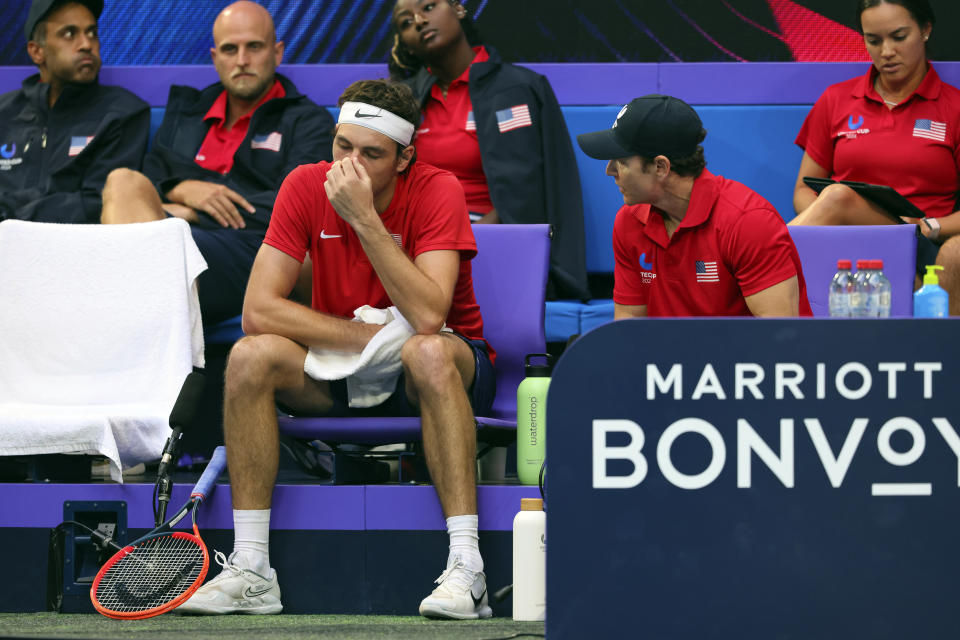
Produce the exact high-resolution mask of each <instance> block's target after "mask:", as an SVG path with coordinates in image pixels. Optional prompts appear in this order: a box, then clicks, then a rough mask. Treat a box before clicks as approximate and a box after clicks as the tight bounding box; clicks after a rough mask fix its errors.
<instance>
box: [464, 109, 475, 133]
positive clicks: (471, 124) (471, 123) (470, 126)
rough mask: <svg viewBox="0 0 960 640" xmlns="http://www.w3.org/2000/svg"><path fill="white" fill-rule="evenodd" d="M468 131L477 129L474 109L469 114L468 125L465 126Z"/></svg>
mask: <svg viewBox="0 0 960 640" xmlns="http://www.w3.org/2000/svg"><path fill="white" fill-rule="evenodd" d="M465 129H466V130H467V131H476V130H477V121H476V120H474V118H473V111H471V112H469V113H468V114H467V126H466V127H465Z"/></svg>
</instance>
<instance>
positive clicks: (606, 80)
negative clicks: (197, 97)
mask: <svg viewBox="0 0 960 640" xmlns="http://www.w3.org/2000/svg"><path fill="white" fill-rule="evenodd" d="M935 65H936V68H937V71H938V72H939V73H940V76H941V77H942V78H943V79H944V80H945V81H946V82H949V83H950V84H952V85H954V86H960V62H937V63H935ZM527 66H529V67H530V68H531V69H534V70H536V71H538V72H540V73H543V74H544V75H546V76H547V77H548V78H549V79H550V82H551V84H552V85H553V88H554V92H555V93H556V94H557V99H558V100H559V101H560V104H567V105H576V104H600V105H602V104H623V103H625V102H628V101H629V100H630V99H632V98H635V97H637V96H639V95H643V94H646V93H669V94H673V95H676V96H678V97H681V98H683V99H684V100H687V101H688V102H691V103H693V104H702V105H706V104H812V103H813V102H814V101H815V100H816V99H817V97H818V96H819V95H820V94H821V93H822V92H823V90H824V88H826V87H827V85H829V84H832V83H834V82H838V81H840V80H845V79H847V78H850V77H853V76H856V75H860V74H862V73H864V72H865V71H866V70H867V65H866V64H863V63H812V62H810V63H806V62H743V63H732V62H703V63H689V62H688V63H663V64H660V63H622V64H530V65H527ZM281 71H282V72H283V73H285V74H287V75H288V76H289V77H290V78H291V79H292V80H293V81H294V83H296V85H297V86H298V87H299V88H300V90H301V91H303V92H305V93H306V94H307V95H309V96H310V97H311V98H313V99H314V101H316V102H317V103H318V104H322V105H335V104H336V102H337V97H338V96H339V95H340V92H341V91H342V90H343V88H344V87H346V86H347V85H348V84H350V83H351V82H353V81H354V80H359V79H363V78H382V77H384V76H385V75H386V67H385V65H380V64H342V65H338V64H320V65H290V66H286V67H281ZM31 73H33V68H32V67H0V93H2V92H6V91H10V90H12V89H16V88H17V87H19V85H20V82H21V81H22V80H23V78H25V77H26V76H27V75H29V74H31ZM101 77H102V79H103V81H104V82H105V83H108V84H119V85H122V86H125V87H128V88H131V89H132V90H133V91H134V92H135V93H137V94H138V95H140V96H141V97H142V98H143V99H144V100H146V101H147V102H149V103H150V104H151V105H153V106H160V105H163V104H164V103H165V102H166V99H167V90H168V89H169V86H170V85H171V84H188V85H192V86H196V87H202V86H206V85H207V84H209V83H211V82H213V81H215V80H216V74H215V73H214V71H213V67H211V66H208V65H194V66H155V67H105V68H104V69H103V72H102V74H101Z"/></svg>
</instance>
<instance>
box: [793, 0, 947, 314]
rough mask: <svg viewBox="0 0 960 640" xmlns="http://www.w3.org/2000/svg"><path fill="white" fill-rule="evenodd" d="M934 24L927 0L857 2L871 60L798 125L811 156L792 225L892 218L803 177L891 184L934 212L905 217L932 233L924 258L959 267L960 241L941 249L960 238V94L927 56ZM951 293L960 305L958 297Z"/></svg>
mask: <svg viewBox="0 0 960 640" xmlns="http://www.w3.org/2000/svg"><path fill="white" fill-rule="evenodd" d="M934 21H935V18H934V14H933V10H932V9H931V8H930V4H929V2H928V1H927V0H858V1H857V25H858V26H859V28H860V31H861V32H862V33H863V40H864V44H865V45H866V48H867V52H868V53H869V54H870V58H871V59H872V61H873V65H872V66H871V68H870V70H869V71H868V72H867V74H866V75H864V76H860V77H857V78H853V79H851V80H847V81H845V82H841V83H838V84H835V85H833V86H831V87H828V88H827V90H826V91H825V92H824V93H823V95H822V96H821V97H820V98H819V99H818V100H817V102H816V104H814V106H813V109H811V111H810V114H809V115H808V116H807V119H806V121H805V122H804V124H803V127H802V128H801V129H800V133H799V134H798V135H797V140H796V142H797V144H798V145H799V146H800V147H802V148H803V150H804V154H803V160H801V163H800V172H799V175H798V176H797V183H796V187H795V188H794V195H793V205H794V208H795V209H796V211H797V217H796V218H794V219H793V220H792V221H791V222H790V224H794V225H796V224H810V225H816V224H820V225H824V224H890V223H891V221H890V218H889V217H888V216H887V215H885V214H884V213H882V212H881V211H880V210H879V208H878V207H877V205H875V204H872V203H871V202H870V201H868V200H866V199H864V198H863V197H862V196H860V195H858V194H857V193H856V192H854V191H853V190H852V189H850V188H849V187H846V186H844V185H839V184H837V185H831V186H828V187H826V188H824V189H823V190H822V191H821V192H820V194H819V195H818V194H817V193H816V192H815V191H814V190H813V189H811V188H810V187H809V186H807V185H806V184H805V183H804V180H803V179H804V178H805V177H813V178H833V179H835V180H851V181H856V182H867V183H871V184H881V185H889V186H891V187H893V188H894V189H896V190H897V191H898V192H899V193H900V194H901V195H903V196H905V197H906V198H907V199H908V200H909V201H910V202H912V203H913V204H914V205H916V206H917V207H918V208H919V209H920V210H922V211H923V212H925V213H926V216H927V217H926V218H925V219H924V220H919V219H916V218H909V219H906V220H907V221H908V222H913V223H915V224H917V225H918V229H919V231H920V233H922V234H923V236H924V238H926V240H924V238H920V243H919V246H918V256H917V262H918V264H933V262H934V260H937V262H938V264H948V263H950V262H953V264H957V265H960V245H958V247H957V248H953V247H952V245H948V246H947V248H945V249H944V251H943V253H942V255H940V256H938V255H937V252H938V250H939V249H940V244H941V243H943V242H944V240H945V239H947V238H950V237H951V236H954V235H958V234H960V213H957V212H956V202H957V195H958V190H960V90H958V89H957V88H956V87H953V86H951V85H949V84H946V83H945V82H943V81H941V80H940V77H939V76H938V75H937V72H936V70H935V69H934V68H933V66H932V65H931V64H930V63H929V62H928V60H927V51H926V46H927V41H928V39H929V38H930V34H931V32H932V30H933V24H934ZM951 255H955V257H954V258H953V259H952V260H951V258H950V256H951ZM957 279H958V277H957V275H953V276H952V277H951V275H950V274H948V275H947V278H945V280H950V281H953V280H957ZM951 298H952V301H954V302H955V303H956V304H957V305H960V295H957V296H952V297H951ZM958 309H960V306H958Z"/></svg>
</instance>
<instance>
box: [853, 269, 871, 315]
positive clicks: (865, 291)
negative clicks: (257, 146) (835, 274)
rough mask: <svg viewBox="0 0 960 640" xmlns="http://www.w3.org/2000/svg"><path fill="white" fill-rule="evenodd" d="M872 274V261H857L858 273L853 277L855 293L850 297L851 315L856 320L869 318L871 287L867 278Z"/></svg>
mask: <svg viewBox="0 0 960 640" xmlns="http://www.w3.org/2000/svg"><path fill="white" fill-rule="evenodd" d="M869 274H870V261H869V260H857V272H856V273H855V274H854V275H853V293H852V294H851V296H850V315H851V316H852V317H854V318H868V317H869V316H868V315H867V304H868V297H869V295H870V285H869V283H868V282H867V276H868V275H869Z"/></svg>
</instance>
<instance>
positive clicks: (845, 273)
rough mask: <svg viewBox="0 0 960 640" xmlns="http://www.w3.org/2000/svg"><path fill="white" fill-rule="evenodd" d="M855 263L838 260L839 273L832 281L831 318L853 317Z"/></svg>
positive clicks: (834, 275)
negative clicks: (853, 271)
mask: <svg viewBox="0 0 960 640" xmlns="http://www.w3.org/2000/svg"><path fill="white" fill-rule="evenodd" d="M852 267H853V263H851V262H850V261H849V260H837V272H836V273H835V274H833V280H831V281H830V297H829V307H830V317H831V318H849V317H850V316H851V315H852V310H851V304H852V299H851V298H852V297H853V273H852V272H851V269H852Z"/></svg>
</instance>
